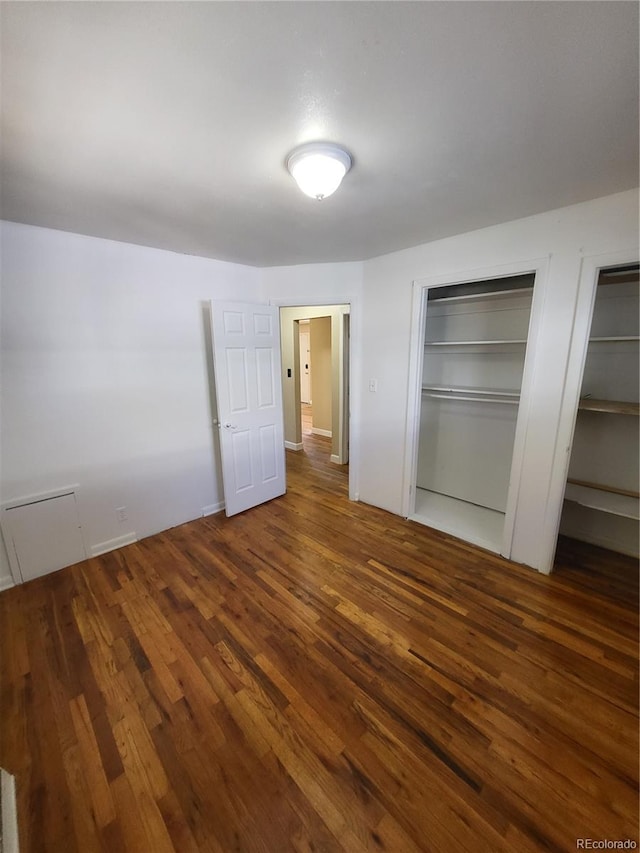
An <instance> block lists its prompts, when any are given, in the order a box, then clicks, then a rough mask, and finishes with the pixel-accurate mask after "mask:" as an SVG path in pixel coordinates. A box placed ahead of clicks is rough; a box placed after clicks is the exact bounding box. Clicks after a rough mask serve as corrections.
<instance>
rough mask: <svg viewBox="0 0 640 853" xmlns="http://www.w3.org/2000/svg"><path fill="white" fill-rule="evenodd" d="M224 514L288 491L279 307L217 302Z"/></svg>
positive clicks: (215, 332) (215, 326) (216, 355)
mask: <svg viewBox="0 0 640 853" xmlns="http://www.w3.org/2000/svg"><path fill="white" fill-rule="evenodd" d="M211 309H212V310H211V317H212V324H213V329H212V333H213V364H214V373H215V380H216V397H217V402H218V419H219V423H218V426H219V431H220V451H221V456H222V480H223V485H224V500H225V512H226V514H227V515H235V514H236V513H238V512H242V511H243V510H245V509H249V508H250V507H252V506H257V505H258V504H261V503H264V501H268V500H271V499H272V498H276V497H278V496H279V495H283V494H284V493H285V491H286V483H285V461H284V460H285V456H284V427H283V412H282V386H281V380H280V322H279V316H278V309H277V308H273V307H271V306H269V305H250V304H248V303H244V302H234V303H231V302H212V304H211Z"/></svg>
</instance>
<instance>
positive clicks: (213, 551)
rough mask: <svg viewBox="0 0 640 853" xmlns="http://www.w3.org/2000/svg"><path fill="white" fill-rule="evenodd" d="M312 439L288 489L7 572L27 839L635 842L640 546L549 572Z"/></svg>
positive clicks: (300, 843)
mask: <svg viewBox="0 0 640 853" xmlns="http://www.w3.org/2000/svg"><path fill="white" fill-rule="evenodd" d="M305 446H306V451H305V452H304V453H288V464H289V475H288V488H289V490H288V493H287V495H286V496H284V497H283V498H280V499H277V500H275V501H272V502H270V503H269V504H266V505H264V506H262V507H259V508H256V509H255V510H252V511H249V512H247V513H245V514H242V515H240V516H236V517H235V518H232V519H227V518H225V517H224V516H223V515H217V516H212V517H209V518H205V519H200V520H197V521H194V522H191V523H189V524H185V525H182V526H181V527H177V528H174V529H172V530H170V531H167V532H165V533H162V534H160V535H158V536H153V537H151V538H149V539H146V540H143V541H141V542H139V543H137V544H135V545H130V546H128V547H126V548H123V549H121V550H119V551H115V552H112V553H110V554H106V555H104V556H102V557H99V558H95V559H91V560H89V561H87V562H85V563H81V564H78V565H76V566H73V567H70V568H68V569H64V570H62V571H60V572H57V573H56V574H53V575H50V576H48V577H46V578H42V579H39V580H36V581H33V582H31V583H29V584H26V585H24V586H22V587H18V588H15V589H12V590H8V591H6V592H4V593H2V595H0V619H1V621H0V640H1V642H2V646H1V648H2V670H1V671H2V693H1V701H2V739H1V745H0V764H1V765H3V766H5V767H6V768H7V769H8V770H9V771H10V772H12V773H15V774H16V775H17V784H18V808H19V818H20V833H21V843H22V847H21V850H22V851H23V853H35V851H55V853H58V851H60V853H62V851H64V853H74V851H78V853H90V851H107V853H120V851H131V853H165V851H166V853H169V851H176V853H191V851H212V853H213V851H216V853H232V851H243V853H254V852H255V853H259V852H260V851H261V852H262V853H286V851H298V853H303V852H304V853H311V851H316V853H318V851H325V853H330V851H347V853H355V851H363V850H376V851H380V850H385V851H391V853H412V851H436V853H441V852H442V853H454V851H456V853H457V851H465V850H466V851H487V853H498V851H509V853H512V851H518V853H519V851H523V853H526V851H540V850H552V851H569V850H575V849H576V839H577V838H591V839H612V840H616V839H626V838H630V839H633V840H634V841H636V842H637V841H638V834H637V822H638V801H637V769H638V763H637V762H638V749H637V747H638V742H637V741H638V738H637V699H638V679H637V675H638V667H637V629H638V570H637V564H636V562H635V561H634V560H630V559H627V558H623V557H618V556H614V555H612V554H610V553H608V552H606V551H600V550H598V549H595V548H591V547H585V546H581V545H579V544H578V543H572V542H569V541H566V542H562V543H561V546H560V550H559V559H558V570H557V572H556V573H555V574H554V575H552V576H551V577H549V578H545V577H543V576H541V575H538V574H536V573H535V572H533V571H530V570H527V569H523V568H519V567H517V566H513V565H510V564H508V563H506V562H505V561H504V560H502V559H500V558H499V557H496V556H494V555H491V554H488V553H485V552H482V551H479V550H477V549H476V548H474V547H472V546H469V545H466V544H464V543H462V542H459V541H456V540H454V539H452V538H450V537H447V536H446V535H444V534H440V533H437V532H433V531H430V530H429V529H427V528H424V527H421V526H419V525H416V524H412V523H410V522H405V521H403V520H402V519H399V518H397V517H395V516H392V515H389V514H388V513H385V512H383V511H382V510H377V509H374V508H371V507H368V506H364V505H362V504H355V503H350V502H349V501H348V500H347V497H346V493H347V484H346V475H345V472H344V471H343V470H342V469H341V468H339V467H338V466H335V465H331V464H330V463H329V462H328V453H327V446H328V440H326V439H321V438H315V437H312V438H307V437H305Z"/></svg>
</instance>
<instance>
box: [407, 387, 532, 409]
mask: <svg viewBox="0 0 640 853" xmlns="http://www.w3.org/2000/svg"><path fill="white" fill-rule="evenodd" d="M422 394H423V395H424V396H425V397H433V398H435V399H436V400H455V401H456V402H458V401H461V402H465V403H505V404H506V405H507V406H517V405H518V402H519V400H517V399H516V400H514V399H513V397H502V398H497V397H471V396H469V395H466V394H465V395H463V394H438V393H436V392H434V391H425V390H424V389H423V391H422Z"/></svg>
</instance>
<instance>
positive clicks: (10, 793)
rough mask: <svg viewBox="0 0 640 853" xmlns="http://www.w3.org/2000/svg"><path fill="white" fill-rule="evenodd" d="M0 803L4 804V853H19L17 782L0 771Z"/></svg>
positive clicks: (4, 771) (5, 772) (3, 771)
mask: <svg viewBox="0 0 640 853" xmlns="http://www.w3.org/2000/svg"><path fill="white" fill-rule="evenodd" d="M0 802H2V853H18V810H17V808H16V780H15V777H14V776H11V775H10V774H9V773H7V771H6V770H2V769H0Z"/></svg>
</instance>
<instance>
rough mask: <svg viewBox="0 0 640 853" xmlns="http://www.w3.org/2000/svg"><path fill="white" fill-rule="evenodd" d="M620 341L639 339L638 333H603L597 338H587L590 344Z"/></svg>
mask: <svg viewBox="0 0 640 853" xmlns="http://www.w3.org/2000/svg"><path fill="white" fill-rule="evenodd" d="M621 341H640V336H638V335H604V336H599V337H597V338H589V343H590V344H604V343H617V342H621Z"/></svg>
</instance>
